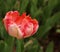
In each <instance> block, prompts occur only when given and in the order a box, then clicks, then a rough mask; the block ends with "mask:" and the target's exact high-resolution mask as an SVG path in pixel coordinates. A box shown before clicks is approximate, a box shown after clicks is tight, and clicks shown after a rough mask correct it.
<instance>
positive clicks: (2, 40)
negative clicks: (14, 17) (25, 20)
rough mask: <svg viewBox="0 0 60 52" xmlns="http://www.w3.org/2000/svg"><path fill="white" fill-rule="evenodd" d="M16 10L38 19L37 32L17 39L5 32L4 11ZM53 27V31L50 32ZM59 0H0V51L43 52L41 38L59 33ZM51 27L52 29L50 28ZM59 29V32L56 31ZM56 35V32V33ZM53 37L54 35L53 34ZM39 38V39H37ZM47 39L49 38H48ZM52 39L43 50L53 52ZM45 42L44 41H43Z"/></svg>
mask: <svg viewBox="0 0 60 52" xmlns="http://www.w3.org/2000/svg"><path fill="white" fill-rule="evenodd" d="M11 10H18V11H19V12H20V13H21V14H22V13H23V12H27V14H29V15H31V16H32V18H36V19H37V20H38V21H39V29H38V32H37V33H36V34H35V35H34V36H32V37H29V38H26V39H23V40H17V39H15V38H13V37H10V36H9V35H8V33H7V32H6V30H5V28H4V25H3V22H2V19H3V18H4V16H5V14H6V12H8V11H11ZM53 28H55V31H54V32H51V31H52V30H53ZM59 28H60V1H59V0H0V51H1V52H14V51H16V52H44V49H43V48H44V46H43V45H42V44H43V42H42V40H41V39H44V40H45V39H46V37H48V36H49V35H51V34H53V33H55V34H56V33H59V34H60V29H59ZM51 29H52V30H51ZM58 29H59V32H57V31H58ZM56 35H57V34H56ZM53 37H54V36H53ZM39 40H41V41H39ZM48 40H49V39H48ZM53 42H54V40H52V41H49V44H48V45H47V47H46V49H45V51H46V52H53V48H54V47H53V46H54V43H53ZM44 44H45V42H44Z"/></svg>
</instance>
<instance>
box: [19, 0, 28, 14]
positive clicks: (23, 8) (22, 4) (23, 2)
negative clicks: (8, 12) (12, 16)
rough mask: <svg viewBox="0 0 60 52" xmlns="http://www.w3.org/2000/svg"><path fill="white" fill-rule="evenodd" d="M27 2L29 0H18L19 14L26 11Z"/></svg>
mask: <svg viewBox="0 0 60 52" xmlns="http://www.w3.org/2000/svg"><path fill="white" fill-rule="evenodd" d="M28 3H29V0H20V13H21V14H22V13H23V12H25V11H26V8H27V5H28Z"/></svg>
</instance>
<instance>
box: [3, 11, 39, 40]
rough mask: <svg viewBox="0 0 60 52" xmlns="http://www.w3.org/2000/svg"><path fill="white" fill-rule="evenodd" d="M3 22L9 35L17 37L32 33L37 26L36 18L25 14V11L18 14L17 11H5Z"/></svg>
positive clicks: (25, 36)
mask: <svg viewBox="0 0 60 52" xmlns="http://www.w3.org/2000/svg"><path fill="white" fill-rule="evenodd" d="M3 23H4V26H5V29H6V31H7V32H8V33H9V35H10V36H12V37H16V38H17V39H22V38H27V37H30V36H32V35H34V34H35V33H36V32H37V30H38V27H39V25H38V21H37V20H36V19H32V18H31V17H30V16H29V15H26V13H23V14H22V15H20V14H19V12H18V11H9V12H7V13H6V15H5V18H4V19H3Z"/></svg>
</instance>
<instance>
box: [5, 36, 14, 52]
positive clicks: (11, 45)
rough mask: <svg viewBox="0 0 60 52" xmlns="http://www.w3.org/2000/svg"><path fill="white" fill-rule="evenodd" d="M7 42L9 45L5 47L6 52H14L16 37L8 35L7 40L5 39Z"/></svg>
mask: <svg viewBox="0 0 60 52" xmlns="http://www.w3.org/2000/svg"><path fill="white" fill-rule="evenodd" d="M5 42H6V43H7V46H6V47H5V52H12V51H13V48H14V38H13V37H10V36H9V37H8V38H7V40H5Z"/></svg>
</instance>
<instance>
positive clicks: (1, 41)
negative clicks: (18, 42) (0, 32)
mask: <svg viewBox="0 0 60 52" xmlns="http://www.w3.org/2000/svg"><path fill="white" fill-rule="evenodd" d="M4 47H5V44H4V41H3V40H0V52H4ZM2 49H3V50H2Z"/></svg>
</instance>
